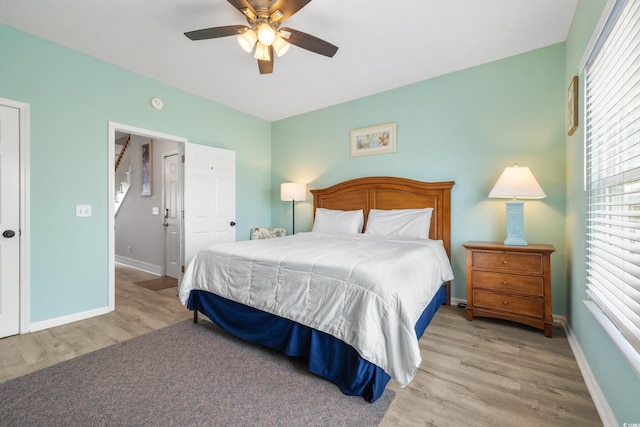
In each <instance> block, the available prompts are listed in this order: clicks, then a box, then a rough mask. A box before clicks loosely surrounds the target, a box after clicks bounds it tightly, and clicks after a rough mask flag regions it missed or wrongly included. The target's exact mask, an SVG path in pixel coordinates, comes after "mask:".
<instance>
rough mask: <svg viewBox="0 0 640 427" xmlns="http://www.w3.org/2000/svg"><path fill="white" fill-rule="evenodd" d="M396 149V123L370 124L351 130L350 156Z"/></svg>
mask: <svg viewBox="0 0 640 427" xmlns="http://www.w3.org/2000/svg"><path fill="white" fill-rule="evenodd" d="M395 151H396V124H395V123H387V124H384V125H378V126H371V127H368V128H361V129H354V130H352V131H351V138H350V152H351V156H352V157H357V156H369V155H371V154H383V153H393V152H395Z"/></svg>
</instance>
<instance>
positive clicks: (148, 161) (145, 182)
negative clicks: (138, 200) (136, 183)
mask: <svg viewBox="0 0 640 427" xmlns="http://www.w3.org/2000/svg"><path fill="white" fill-rule="evenodd" d="M141 163H142V165H141V166H142V193H141V194H140V195H141V196H151V194H152V193H151V182H152V177H153V175H152V167H153V164H152V163H153V162H152V157H151V141H149V142H147V143H144V144H142V162H141Z"/></svg>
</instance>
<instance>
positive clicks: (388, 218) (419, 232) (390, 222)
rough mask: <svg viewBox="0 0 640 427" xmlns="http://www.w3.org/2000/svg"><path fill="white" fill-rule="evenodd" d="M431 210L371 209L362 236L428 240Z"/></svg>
mask: <svg viewBox="0 0 640 427" xmlns="http://www.w3.org/2000/svg"><path fill="white" fill-rule="evenodd" d="M432 212H433V208H424V209H391V210H382V209H371V210H370V211H369V218H368V219H367V228H366V230H365V232H364V234H371V235H373V236H387V237H402V238H408V239H428V238H429V227H430V226H431V213H432Z"/></svg>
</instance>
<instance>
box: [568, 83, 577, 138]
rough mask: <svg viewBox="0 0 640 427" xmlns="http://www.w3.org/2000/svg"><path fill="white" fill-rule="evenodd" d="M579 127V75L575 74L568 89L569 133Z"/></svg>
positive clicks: (571, 133)
mask: <svg viewBox="0 0 640 427" xmlns="http://www.w3.org/2000/svg"><path fill="white" fill-rule="evenodd" d="M577 128H578V76H573V78H572V79H571V84H570V85H569V90H568V91H567V134H569V135H573V133H574V132H575V131H576V129H577Z"/></svg>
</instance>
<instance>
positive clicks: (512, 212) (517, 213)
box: [504, 201, 529, 246]
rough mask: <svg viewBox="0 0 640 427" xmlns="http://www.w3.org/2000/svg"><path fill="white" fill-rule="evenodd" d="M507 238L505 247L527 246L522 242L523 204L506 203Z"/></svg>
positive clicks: (525, 242)
mask: <svg viewBox="0 0 640 427" xmlns="http://www.w3.org/2000/svg"><path fill="white" fill-rule="evenodd" d="M506 205H507V238H506V239H505V241H504V244H505V245H509V246H528V245H529V244H528V243H527V241H526V240H524V203H523V202H518V201H514V202H507V203H506Z"/></svg>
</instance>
